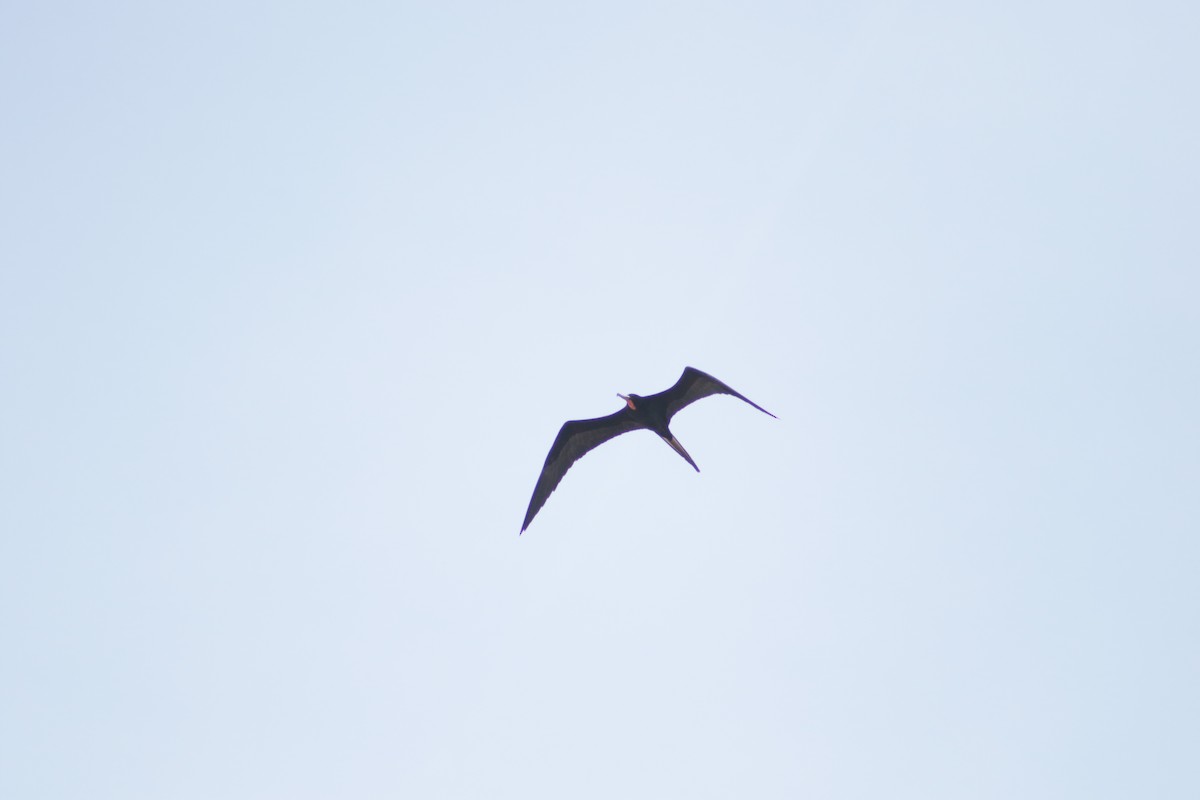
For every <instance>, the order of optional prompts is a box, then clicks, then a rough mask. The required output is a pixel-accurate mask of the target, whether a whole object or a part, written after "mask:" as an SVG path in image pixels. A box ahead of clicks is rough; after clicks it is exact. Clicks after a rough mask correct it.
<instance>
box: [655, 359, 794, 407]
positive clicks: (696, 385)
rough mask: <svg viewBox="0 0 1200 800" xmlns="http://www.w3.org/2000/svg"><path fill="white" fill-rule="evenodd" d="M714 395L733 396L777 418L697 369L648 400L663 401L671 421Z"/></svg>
mask: <svg viewBox="0 0 1200 800" xmlns="http://www.w3.org/2000/svg"><path fill="white" fill-rule="evenodd" d="M714 394H728V395H732V396H733V397H736V398H737V399H738V400H742V401H744V402H746V403H749V404H750V405H752V406H754V407H755V408H757V409H758V410H759V411H761V412H763V413H764V414H766V415H767V416H768V417H774V416H775V415H774V414H772V413H771V412H770V411H767V410H766V409H765V408H763V407H762V406H760V405H759V404H758V403H755V402H754V401H753V400H751V399H750V398H748V397H746V396H745V395H742V394H739V393H737V392H735V391H734V390H733V389H731V388H730V387H729V385H728V384H725V383H722V382H721V381H719V380H717V379H716V378H714V377H713V376H712V375H709V374H708V373H707V372H701V371H700V370H698V369H696V368H695V367H688V368H686V369H685V370H684V371H683V374H682V375H680V376H679V380H677V381H675V385H674V386H672V387H671V388H670V389H667V390H666V391H664V392H659V393H658V394H656V395H653V396H651V397H648V398H646V399H647V400H652V399H653V400H657V399H661V400H662V401H664V402H665V403H666V407H667V419H670V418H671V417H673V416H675V415H676V414H677V413H679V412H680V411H682V410H683V409H684V408H686V407H687V406H690V405H691V404H692V403H694V402H696V401H697V400H700V399H701V398H704V397H709V396H710V395H714Z"/></svg>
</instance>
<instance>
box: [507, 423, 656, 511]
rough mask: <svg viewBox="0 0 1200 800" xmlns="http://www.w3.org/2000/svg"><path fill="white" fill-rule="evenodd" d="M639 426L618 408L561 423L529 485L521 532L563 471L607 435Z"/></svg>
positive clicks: (598, 444)
mask: <svg viewBox="0 0 1200 800" xmlns="http://www.w3.org/2000/svg"><path fill="white" fill-rule="evenodd" d="M640 427H642V426H641V425H640V424H639V423H637V422H636V421H634V420H632V419H630V418H629V416H628V415H627V414H626V413H625V410H624V409H622V410H620V411H618V412H617V413H615V414H610V415H608V416H607V417H599V418H597V419H575V420H571V421H570V422H566V423H564V424H563V426H562V428H560V429H559V431H558V436H557V437H555V439H554V444H553V445H551V446H550V454H549V455H547V456H546V463H545V465H544V466H543V467H542V474H541V475H540V476H539V477H538V482H537V485H536V486H534V487H533V497H532V498H530V500H529V510H528V511H526V512H525V522H523V523H522V524H521V533H524V532H525V529H526V528H528V527H529V523H530V522H533V518H534V516H536V515H537V513H538V511H540V510H541V508H542V506H544V505H545V504H546V498H548V497H549V496H550V493H551V492H553V491H554V490H555V488H556V487H557V486H558V483H559V481H561V480H562V479H563V475H566V474H567V470H569V469H570V468H571V465H572V464H574V463H575V462H576V461H578V460H579V459H581V458H583V456H584V454H585V453H587V452H588V451H589V450H593V449H595V448H597V447H599V446H600V445H602V444H604V443H605V442H607V441H608V440H609V439H612V438H614V437H617V436H620V435H621V434H622V433H629V432H630V431H634V430H637V429H638V428H640Z"/></svg>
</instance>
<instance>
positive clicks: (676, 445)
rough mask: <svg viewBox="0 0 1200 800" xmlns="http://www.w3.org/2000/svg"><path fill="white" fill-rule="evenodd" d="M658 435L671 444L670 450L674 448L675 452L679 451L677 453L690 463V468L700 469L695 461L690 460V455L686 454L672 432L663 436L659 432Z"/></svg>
mask: <svg viewBox="0 0 1200 800" xmlns="http://www.w3.org/2000/svg"><path fill="white" fill-rule="evenodd" d="M659 436H662V440H663V441H664V442H666V443H667V444H669V445H671V449H672V450H674V451H675V452H676V453H679V455H681V456H683V460H684V461H686V462H688V463H689V464H691V465H692V469H694V470H696V472H699V471H700V468H699V467H697V466H696V462H695V461H692V457H691V456H689V455H688V451H687V450H684V449H683V445H681V444H680V443H679V440H678V439H676V438H675V436H674V434H671V435H668V436H663V435H662V434H661V433H660V434H659Z"/></svg>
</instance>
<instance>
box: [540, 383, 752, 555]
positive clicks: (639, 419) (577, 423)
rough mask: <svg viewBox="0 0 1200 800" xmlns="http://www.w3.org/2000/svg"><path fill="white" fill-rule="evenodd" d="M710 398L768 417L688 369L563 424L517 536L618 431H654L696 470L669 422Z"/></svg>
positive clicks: (729, 389) (694, 463) (739, 396)
mask: <svg viewBox="0 0 1200 800" xmlns="http://www.w3.org/2000/svg"><path fill="white" fill-rule="evenodd" d="M713 394H728V395H732V396H733V397H736V398H738V399H739V400H743V401H745V402H747V403H749V404H750V405H752V406H754V407H755V408H757V409H758V410H759V411H761V412H763V413H764V414H766V415H768V416H771V417H774V416H775V415H774V414H772V413H771V412H770V411H767V410H766V409H765V408H763V407H762V406H759V405H757V404H756V403H754V402H752V401H750V400H749V399H747V398H746V397H743V396H742V395H740V394H738V393H737V392H735V391H734V390H733V389H731V388H729V387H728V386H727V385H725V384H724V383H721V381H719V380H717V379H716V378H714V377H713V376H711V375H709V374H707V373H704V372H701V371H700V370H698V369H695V368H694V367H688V368H687V369H685V370H684V371H683V374H682V375H680V376H679V380H678V381H676V382H675V385H674V386H672V387H671V388H670V389H667V390H666V391H663V392H659V393H658V394H652V395H649V396H648V397H642V396H640V395H636V394H630V395H623V394H622V395H618V397H621V398H622V399H623V400H624V401H625V407H624V408H622V409H621V410H620V411H618V412H616V413H615V414H609V415H608V416H607V417H598V418H596V419H577V420H571V421H570V422H567V423H565V424H564V425H563V426H562V428H561V429H560V430H559V432H558V436H557V437H556V438H555V439H554V444H553V445H551V446H550V453H549V454H548V455H547V456H546V463H545V465H543V467H542V474H541V475H540V476H539V477H538V482H537V485H536V486H535V487H534V488H533V497H532V498H530V500H529V509H528V510H527V511H526V512H525V522H524V523H523V524H522V525H521V532H522V533H524V532H525V529H526V528H528V527H529V523H531V522H532V521H533V518H534V517H535V516H536V515H537V513H538V511H539V510H541V508H542V506H543V505H545V503H546V499H547V498H549V497H550V493H551V492H553V491H554V489H555V488H556V487H557V486H558V484H559V481H561V480H562V478H563V475H565V474H566V473H567V470H568V469H570V468H571V465H572V464H574V463H575V462H576V461H578V460H579V459H580V458H582V457H583V456H584V454H585V453H587V452H588V451H590V450H592V449H594V448H596V447H599V446H600V445H602V444H604V443H605V442H607V441H608V440H609V439H612V438H615V437H617V436H620V435H621V434H623V433H629V432H630V431H636V430H639V429H642V428H644V429H646V430H650V431H653V432H654V433H657V434H658V435H659V436H660V437H661V438H662V440H663V441H664V442H666V443H667V444H668V445H669V446H670V447H671V449H672V450H674V451H675V452H676V453H678V454H679V455H680V456H681V457H682V458H683V459H684V460H685V461H687V462H688V463H689V464H691V465H692V468H693V469H694V470H696V472H699V471H700V468H699V467H697V466H696V462H695V461H693V460H692V457H691V456H690V455H688V452H687V450H684V449H683V445H681V444H680V443H679V440H678V439H676V438H675V435H674V434H673V433H671V429H670V427H669V426H670V423H671V418H672V417H673V416H675V414H677V413H678V412H679V411H680V410H682V409H683V408H684V407H685V406H687V405H689V404H691V403H694V402H695V401H697V400H699V399H701V398H702V397H708V396H709V395H713Z"/></svg>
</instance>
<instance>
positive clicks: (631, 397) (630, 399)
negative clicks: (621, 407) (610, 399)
mask: <svg viewBox="0 0 1200 800" xmlns="http://www.w3.org/2000/svg"><path fill="white" fill-rule="evenodd" d="M617 397H619V398H621V399H622V400H624V401H625V405H627V406H629V410H630V411H637V404H636V403H634V401H635V400H641V399H642V398H641V397H639V396H638V395H636V394H621V393H620V392H617Z"/></svg>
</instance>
